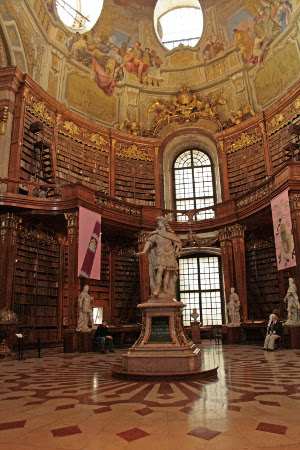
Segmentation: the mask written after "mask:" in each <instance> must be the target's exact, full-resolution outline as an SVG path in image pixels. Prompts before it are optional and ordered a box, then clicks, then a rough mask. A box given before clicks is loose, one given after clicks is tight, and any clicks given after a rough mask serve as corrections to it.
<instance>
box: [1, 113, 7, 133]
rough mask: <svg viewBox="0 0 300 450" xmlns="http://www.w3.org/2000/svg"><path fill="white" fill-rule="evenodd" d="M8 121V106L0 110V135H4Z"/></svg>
mask: <svg viewBox="0 0 300 450" xmlns="http://www.w3.org/2000/svg"><path fill="white" fill-rule="evenodd" d="M7 119H8V106H4V108H1V109H0V135H3V134H5V130H6V124H7Z"/></svg>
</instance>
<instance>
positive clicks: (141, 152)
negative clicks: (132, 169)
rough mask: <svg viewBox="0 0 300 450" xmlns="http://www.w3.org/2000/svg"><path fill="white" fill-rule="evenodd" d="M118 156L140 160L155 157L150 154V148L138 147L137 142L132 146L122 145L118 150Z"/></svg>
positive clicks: (151, 159)
mask: <svg viewBox="0 0 300 450" xmlns="http://www.w3.org/2000/svg"><path fill="white" fill-rule="evenodd" d="M116 156H121V157H122V158H128V159H137V160H140V161H153V157H152V156H150V155H149V153H148V150H147V149H141V148H138V146H137V145H136V144H133V145H131V146H130V147H123V146H121V145H120V147H119V150H118V151H117V152H116Z"/></svg>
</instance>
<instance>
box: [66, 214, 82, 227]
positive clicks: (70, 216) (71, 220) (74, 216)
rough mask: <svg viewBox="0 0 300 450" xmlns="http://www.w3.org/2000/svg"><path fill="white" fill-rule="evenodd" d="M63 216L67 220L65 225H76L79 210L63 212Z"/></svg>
mask: <svg viewBox="0 0 300 450" xmlns="http://www.w3.org/2000/svg"><path fill="white" fill-rule="evenodd" d="M64 216H65V218H66V219H67V221H68V224H67V227H68V228H70V227H77V226H78V223H79V211H73V212H70V213H65V214H64Z"/></svg>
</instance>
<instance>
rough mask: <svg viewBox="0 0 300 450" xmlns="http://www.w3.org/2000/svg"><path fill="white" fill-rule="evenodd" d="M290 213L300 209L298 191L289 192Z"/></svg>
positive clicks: (299, 194)
mask: <svg viewBox="0 0 300 450" xmlns="http://www.w3.org/2000/svg"><path fill="white" fill-rule="evenodd" d="M289 198H290V208H291V213H292V212H293V211H296V210H298V209H300V193H297V192H291V193H290V194H289Z"/></svg>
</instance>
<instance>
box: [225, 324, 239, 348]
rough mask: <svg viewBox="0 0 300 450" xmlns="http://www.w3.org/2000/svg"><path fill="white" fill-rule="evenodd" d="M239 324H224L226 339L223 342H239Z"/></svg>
mask: <svg viewBox="0 0 300 450" xmlns="http://www.w3.org/2000/svg"><path fill="white" fill-rule="evenodd" d="M240 325H241V324H233V323H228V324H227V325H226V340H225V343H226V344H229V345H232V344H240V343H241V328H240Z"/></svg>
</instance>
